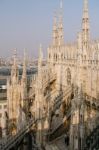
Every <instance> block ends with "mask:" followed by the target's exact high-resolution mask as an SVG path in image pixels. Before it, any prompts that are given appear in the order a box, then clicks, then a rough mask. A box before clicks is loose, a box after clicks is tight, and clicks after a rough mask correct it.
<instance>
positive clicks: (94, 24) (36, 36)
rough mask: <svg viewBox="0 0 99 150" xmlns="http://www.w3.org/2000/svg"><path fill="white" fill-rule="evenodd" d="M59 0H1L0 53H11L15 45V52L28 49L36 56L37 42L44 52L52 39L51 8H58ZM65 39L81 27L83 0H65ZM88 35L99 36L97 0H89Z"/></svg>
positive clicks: (98, 5)
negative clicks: (89, 32)
mask: <svg viewBox="0 0 99 150" xmlns="http://www.w3.org/2000/svg"><path fill="white" fill-rule="evenodd" d="M59 3H60V1H59V0H47V1H46V0H43V1H42V0H29V1H28V0H21V1H20V0H0V57H8V56H11V55H12V53H13V52H12V50H13V49H14V48H17V50H18V54H21V55H22V54H23V49H24V48H27V49H28V54H29V56H31V57H37V56H38V49H39V45H40V43H42V45H43V49H44V54H45V56H46V51H47V47H48V46H49V44H50V43H51V37H52V25H53V16H54V10H55V9H56V10H57V7H58V8H59ZM63 4H64V5H63V11H64V12H63V15H64V36H65V42H71V41H75V40H76V36H77V32H79V30H80V29H81V18H82V6H83V5H82V0H76V1H74V0H68V1H66V0H64V1H63ZM89 8H90V23H91V35H92V36H91V37H93V38H94V39H97V38H98V37H99V32H98V27H99V17H98V14H99V1H98V0H90V1H89Z"/></svg>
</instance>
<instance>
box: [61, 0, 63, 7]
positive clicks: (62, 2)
mask: <svg viewBox="0 0 99 150" xmlns="http://www.w3.org/2000/svg"><path fill="white" fill-rule="evenodd" d="M62 8H63V0H60V9H62Z"/></svg>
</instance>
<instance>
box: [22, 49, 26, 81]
mask: <svg viewBox="0 0 99 150" xmlns="http://www.w3.org/2000/svg"><path fill="white" fill-rule="evenodd" d="M22 78H23V79H25V78H26V49H24V60H23V75H22Z"/></svg>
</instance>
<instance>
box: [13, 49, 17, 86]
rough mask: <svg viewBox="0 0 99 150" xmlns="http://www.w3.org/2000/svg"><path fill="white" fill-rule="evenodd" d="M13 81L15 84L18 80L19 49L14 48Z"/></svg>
mask: <svg viewBox="0 0 99 150" xmlns="http://www.w3.org/2000/svg"><path fill="white" fill-rule="evenodd" d="M11 81H12V83H13V84H14V83H16V82H18V66H17V49H14V55H13V65H12V70H11Z"/></svg>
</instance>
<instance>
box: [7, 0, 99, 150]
mask: <svg viewBox="0 0 99 150" xmlns="http://www.w3.org/2000/svg"><path fill="white" fill-rule="evenodd" d="M83 1H84V2H83V17H82V28H81V29H80V30H79V33H78V34H77V39H76V42H75V43H72V44H65V42H64V27H63V6H62V5H63V3H62V2H61V3H60V10H59V15H56V14H55V16H54V19H53V21H54V22H53V31H52V43H51V44H50V46H49V47H48V49H47V62H46V65H43V51H42V46H41V45H40V48H39V58H38V71H37V73H36V74H34V75H33V76H32V79H31V82H30V85H29V87H28V88H27V84H28V83H27V73H26V68H27V67H26V66H27V63H26V54H24V61H23V74H22V77H21V79H20V78H19V73H18V65H17V57H16V50H15V52H14V53H15V54H14V58H13V65H12V69H11V77H10V79H8V82H7V108H8V111H7V113H8V122H9V123H8V124H7V128H8V133H10V134H11V135H12V137H13V136H14V135H16V137H17V135H19V132H20V131H21V130H22V128H23V125H24V124H26V130H27V125H28V126H29V129H30V127H31V130H33V133H34V134H33V137H34V139H35V140H34V141H35V142H34V143H35V144H34V148H32V149H34V150H37V149H38V150H44V149H45V150H99V88H98V86H99V41H98V40H95V41H94V40H91V37H90V23H89V12H88V0H83ZM31 120H33V121H35V123H34V122H33V123H31ZM27 123H28V124H27ZM29 129H28V130H27V132H29ZM27 132H26V133H27ZM20 134H21V132H20ZM24 136H25V134H24ZM18 137H19V136H18ZM20 137H21V135H20ZM14 138H15V137H14ZM17 139H18V138H17ZM23 139H24V137H23ZM21 141H22V140H21ZM9 143H10V141H9ZM12 143H13V145H14V142H12ZM17 144H18V142H17V143H16V145H17ZM25 146H26V145H25ZM25 146H24V147H25ZM27 149H29V150H32V149H30V148H27ZM9 150H10V148H9ZM20 150H24V148H20ZM25 150H26V148H25Z"/></svg>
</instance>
